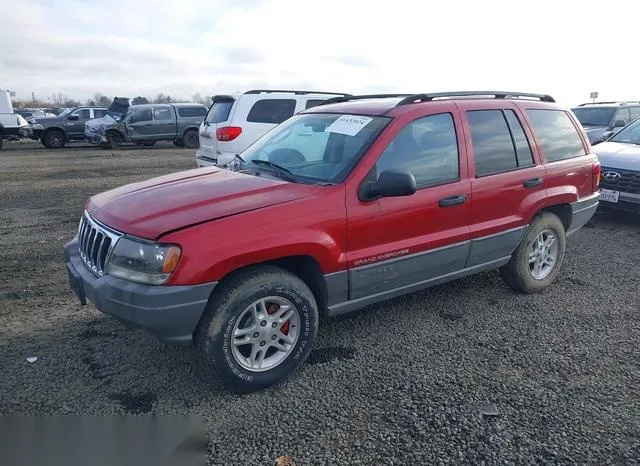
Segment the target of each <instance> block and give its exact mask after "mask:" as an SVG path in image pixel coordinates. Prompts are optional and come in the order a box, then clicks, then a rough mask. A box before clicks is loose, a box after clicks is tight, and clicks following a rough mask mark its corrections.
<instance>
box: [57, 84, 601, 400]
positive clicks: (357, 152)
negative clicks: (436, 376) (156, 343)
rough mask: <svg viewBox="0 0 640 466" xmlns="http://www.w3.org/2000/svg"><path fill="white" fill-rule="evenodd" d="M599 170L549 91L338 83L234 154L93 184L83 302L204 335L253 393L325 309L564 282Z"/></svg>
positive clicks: (70, 260) (298, 358)
mask: <svg viewBox="0 0 640 466" xmlns="http://www.w3.org/2000/svg"><path fill="white" fill-rule="evenodd" d="M599 178H600V165H599V163H598V159H597V158H596V156H595V155H594V154H593V153H592V150H591V147H590V145H589V141H588V139H587V137H586V135H585V133H584V131H583V130H582V129H581V126H580V125H579V124H578V122H577V121H576V119H575V118H574V117H573V115H572V114H571V113H570V112H569V111H568V110H567V109H565V108H561V107H560V106H558V105H557V104H556V103H555V101H554V99H553V98H551V97H550V96H547V95H537V94H527V93H515V92H485V91H481V92H452V93H438V94H417V95H406V94H402V95H373V96H348V97H338V98H333V99H329V100H328V101H326V102H325V103H324V104H322V105H320V106H317V107H314V108H311V109H309V110H306V111H303V112H301V113H299V114H297V115H295V116H293V117H292V118H290V119H289V120H287V121H285V122H284V123H282V124H280V125H279V126H277V127H276V128H274V129H273V130H272V131H270V132H269V133H267V134H266V135H264V136H263V137H262V138H261V139H259V140H258V141H257V142H256V143H255V144H254V145H252V146H251V147H250V148H248V149H247V150H246V151H245V152H243V153H242V154H241V155H239V156H238V157H237V160H236V164H235V167H231V168H230V169H219V168H215V167H208V168H199V169H195V170H189V171H185V172H182V173H175V174H171V175H168V176H161V177H158V178H155V179H152V180H148V181H145V182H141V183H136V184H132V185H128V186H124V187H120V188H117V189H114V190H112V191H108V192H105V193H101V194H97V195H95V196H93V197H92V198H91V199H89V201H88V202H87V204H86V206H85V212H84V216H83V217H82V219H81V221H80V226H79V230H78V233H77V236H75V238H74V239H73V240H72V241H71V242H69V243H68V244H67V245H66V246H65V262H66V264H67V267H68V272H69V281H70V285H71V288H72V289H73V290H74V292H75V293H76V295H77V296H78V298H79V299H80V301H81V302H82V303H83V304H85V303H86V299H89V300H90V301H91V302H93V303H94V304H95V305H96V307H97V308H98V309H99V310H100V311H102V312H104V313H107V314H110V315H112V316H114V317H115V318H117V319H119V320H121V321H122V322H123V323H125V324H127V325H132V326H134V327H141V328H144V329H146V330H148V331H149V332H151V333H152V334H154V335H155V336H156V337H157V338H159V339H160V340H162V341H165V342H170V343H181V344H191V343H193V344H195V345H196V346H197V348H198V349H199V352H200V353H201V355H202V358H203V360H204V362H205V366H206V367H207V368H209V369H212V370H214V374H216V376H217V377H219V378H220V379H221V380H222V381H223V382H224V383H225V384H226V385H227V386H228V387H229V388H231V389H234V390H238V391H251V390H256V389H261V388H264V387H267V386H271V385H274V384H277V383H279V382H281V381H282V380H284V379H285V378H287V377H288V376H290V375H291V374H292V373H294V371H295V370H296V369H297V368H298V367H299V366H300V364H301V363H303V361H304V360H305V358H306V357H307V355H308V354H309V351H310V350H311V347H312V345H313V342H314V338H315V336H316V332H317V328H318V320H319V316H323V315H324V316H335V315H337V314H341V313H345V312H349V311H353V310H355V309H359V308H362V307H364V306H366V305H369V304H371V303H375V302H379V301H381V300H384V299H388V298H392V297H395V296H400V295H403V294H405V293H411V292H413V291H416V290H419V289H422V288H426V287H429V286H432V285H436V284H439V283H443V282H446V281H449V280H454V279H457V278H460V277H463V276H465V275H470V274H475V273H478V272H482V271H486V270H491V269H499V270H500V273H501V275H502V277H503V279H504V281H505V282H506V284H507V285H508V286H510V287H511V288H513V289H515V290H518V291H520V292H524V293H532V292H536V291H540V290H542V289H544V288H545V287H547V286H549V285H550V284H551V283H552V282H553V281H554V279H555V278H556V276H557V275H558V273H559V272H560V268H561V265H562V262H563V257H564V253H565V244H566V242H565V241H566V236H568V235H569V234H571V233H573V232H575V231H576V230H578V229H579V228H581V227H582V226H583V225H584V224H585V223H586V222H587V221H588V220H589V219H590V218H591V216H592V215H593V214H594V212H595V210H596V208H597V206H598V200H599V193H598V183H599ZM425 312H426V310H425Z"/></svg>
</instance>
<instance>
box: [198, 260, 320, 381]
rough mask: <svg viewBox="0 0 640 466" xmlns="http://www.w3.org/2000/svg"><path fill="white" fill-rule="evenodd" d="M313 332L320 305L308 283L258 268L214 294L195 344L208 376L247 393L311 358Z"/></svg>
mask: <svg viewBox="0 0 640 466" xmlns="http://www.w3.org/2000/svg"><path fill="white" fill-rule="evenodd" d="M317 329H318V307H317V304H316V300H315V298H314V296H313V293H312V292H311V290H309V288H308V287H307V285H306V284H305V283H304V282H303V281H302V280H300V279H299V278H298V277H296V276H295V275H292V274H290V273H288V272H286V271H284V270H282V269H280V268H277V267H272V266H260V267H255V268H252V269H247V270H245V271H242V272H239V273H237V274H236V275H235V276H233V277H230V279H229V280H228V281H226V282H223V283H222V284H221V285H220V288H217V289H216V290H215V291H214V296H213V297H212V299H211V300H210V301H209V304H208V305H207V309H206V311H205V315H204V316H203V319H202V321H201V323H200V325H199V327H198V330H197V334H196V346H197V347H198V350H199V352H200V355H201V357H202V360H203V363H204V365H205V367H206V368H207V371H208V372H209V374H210V375H212V376H213V377H216V378H217V379H219V380H221V381H222V383H223V384H224V385H225V386H227V387H228V388H230V389H232V390H235V391H238V392H250V391H255V390H260V389H263V388H266V387H269V386H273V385H277V384H279V383H281V382H283V381H284V380H285V379H287V378H289V377H290V376H291V375H292V374H293V373H294V372H295V371H296V370H297V369H298V367H299V366H300V365H301V364H302V363H303V362H304V361H305V360H306V358H307V356H308V355H309V352H310V351H311V347H312V346H313V342H314V340H315V337H316V333H317Z"/></svg>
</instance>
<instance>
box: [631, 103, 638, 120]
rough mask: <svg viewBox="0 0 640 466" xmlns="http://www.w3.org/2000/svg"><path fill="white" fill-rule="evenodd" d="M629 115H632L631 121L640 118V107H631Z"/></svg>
mask: <svg viewBox="0 0 640 466" xmlns="http://www.w3.org/2000/svg"><path fill="white" fill-rule="evenodd" d="M629 113H631V120H635V119H636V118H638V117H640V106H638V107H629Z"/></svg>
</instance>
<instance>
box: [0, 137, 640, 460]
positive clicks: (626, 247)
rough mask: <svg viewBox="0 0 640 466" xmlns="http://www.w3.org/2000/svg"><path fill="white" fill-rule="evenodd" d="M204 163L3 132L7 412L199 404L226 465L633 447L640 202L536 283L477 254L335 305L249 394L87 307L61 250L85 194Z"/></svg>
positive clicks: (194, 408)
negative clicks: (277, 374)
mask: <svg viewBox="0 0 640 466" xmlns="http://www.w3.org/2000/svg"><path fill="white" fill-rule="evenodd" d="M193 166H194V151H191V150H186V149H176V148H175V147H173V146H160V145H158V147H154V148H151V149H149V148H143V149H138V148H132V149H122V150H118V151H114V152H113V153H112V152H110V151H103V150H99V149H94V148H87V147H73V148H68V149H64V150H60V151H48V150H45V149H44V148H42V147H39V146H38V145H37V144H17V143H8V144H6V146H5V149H3V150H2V151H0V206H1V210H2V213H3V223H2V226H1V227H0V247H2V251H3V253H2V256H1V257H0V265H1V267H2V270H3V273H2V274H1V275H0V328H2V339H1V341H0V374H2V377H1V378H0V414H8V413H20V414H26V413H29V414H32V413H46V414H53V413H64V414H71V413H89V414H121V413H134V414H145V413H153V414H169V413H172V414H174V413H175V414H178V413H179V414H197V415H203V416H205V417H206V420H207V423H208V426H209V432H210V440H211V443H210V448H211V451H210V463H211V464H221V465H231V464H238V465H262V464H264V465H271V464H273V463H274V460H275V459H276V458H277V457H278V456H280V455H290V456H291V457H292V458H293V459H294V460H295V462H296V463H295V464H296V465H301V464H375V465H382V464H416V465H417V464H486V465H488V464H518V465H521V464H574V463H576V464H594V465H603V464H639V463H640V389H639V388H638V382H639V381H640V362H639V357H640V346H638V344H637V342H638V338H639V337H640V320H639V319H638V312H639V305H638V295H639V290H640V268H638V265H637V264H639V263H640V247H638V245H639V244H640V220H634V219H633V218H628V217H626V218H625V216H621V215H609V214H600V215H597V217H596V218H595V219H594V220H593V221H592V222H591V223H590V224H589V225H587V227H585V228H584V229H583V230H582V231H580V232H579V233H577V234H576V235H575V236H574V237H572V238H571V239H570V241H569V246H568V249H567V259H566V262H565V265H564V271H563V273H562V274H561V276H560V278H559V280H558V281H557V282H556V284H555V285H554V286H553V287H552V288H551V289H550V290H549V291H548V292H546V293H544V294H541V295H537V296H522V295H518V294H515V293H513V292H511V291H509V290H508V289H507V288H506V286H504V285H503V284H502V282H501V281H500V280H499V278H498V277H497V275H496V274H495V273H484V274H481V275H478V276H475V277H471V278H468V279H463V280H459V281H457V282H455V283H451V284H448V285H444V286H439V287H437V288H433V289H431V290H428V291H425V292H421V293H417V294H414V295H410V296H408V297H405V298H400V299H396V300H392V301H389V302H386V303H383V304H380V305H376V306H372V307H369V308H368V309H366V310H365V311H362V312H359V313H357V314H353V315H350V316H346V317H342V318H338V319H335V320H332V321H329V322H326V323H325V324H324V326H323V327H321V329H320V331H319V337H318V341H317V343H316V346H315V348H316V349H315V350H314V352H313V353H312V355H311V357H310V359H309V361H308V363H307V364H306V365H305V366H304V367H303V368H302V369H301V370H300V371H299V372H298V374H297V376H296V377H295V378H293V379H292V380H290V381H289V382H288V383H286V384H285V385H283V386H281V387H279V388H276V389H272V390H267V391H264V392H261V393H254V394H250V395H243V396H240V395H234V394H230V393H226V392H225V391H223V390H222V389H221V388H220V387H219V386H218V385H217V384H216V383H215V381H206V380H204V379H203V378H202V377H201V376H200V373H199V372H198V365H197V363H195V362H194V361H195V360H194V354H193V353H192V350H190V349H189V348H174V347H167V346H163V345H162V344H160V343H158V342H156V341H155V340H154V339H153V338H152V337H149V336H147V335H146V334H144V333H141V332H139V331H134V330H128V329H125V328H124V327H122V326H121V325H120V324H118V323H116V322H115V321H113V320H111V319H110V318H108V317H106V316H103V315H102V314H100V313H99V312H97V311H96V310H95V309H94V308H93V307H92V306H91V305H89V306H86V307H81V306H80V305H79V304H78V303H77V302H76V301H75V299H74V297H73V295H72V293H71V291H70V290H69V289H68V286H67V281H66V280H67V278H66V274H65V270H64V265H63V263H62V246H63V244H64V242H66V241H67V240H68V239H69V238H71V237H72V236H73V234H74V232H75V229H76V227H77V223H78V220H79V217H80V214H81V211H82V205H83V202H84V200H85V199H86V198H87V197H88V196H90V195H91V194H93V193H96V192H98V191H102V190H105V189H109V188H112V187H116V186H119V185H122V184H125V183H129V182H134V181H138V180H142V179H145V178H149V177H151V176H155V175H160V174H164V173H168V172H173V171H177V170H182V169H188V168H192V167H193ZM400 355H402V356H403V357H400ZM31 356H36V357H37V361H35V362H33V363H29V362H27V361H26V358H27V357H31ZM494 409H495V410H496V412H495V413H491V411H492V410H494ZM483 412H484V414H482V413H483ZM492 414H496V415H492Z"/></svg>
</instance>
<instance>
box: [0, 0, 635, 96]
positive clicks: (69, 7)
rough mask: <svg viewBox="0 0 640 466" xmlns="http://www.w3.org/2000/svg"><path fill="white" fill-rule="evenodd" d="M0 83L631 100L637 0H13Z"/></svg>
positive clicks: (28, 88)
mask: <svg viewBox="0 0 640 466" xmlns="http://www.w3.org/2000/svg"><path fill="white" fill-rule="evenodd" d="M2 10H3V14H2V18H1V19H0V40H1V42H0V89H11V90H15V91H16V92H17V97H18V98H29V97H31V93H32V92H35V94H36V97H37V98H47V97H50V96H51V95H52V94H53V93H54V92H61V93H63V94H65V95H68V96H69V97H72V98H76V99H81V100H85V99H87V98H88V97H89V96H91V95H93V93H95V92H100V93H103V94H105V95H108V96H110V97H113V96H114V95H119V96H127V97H134V96H136V95H144V96H148V97H153V96H154V95H156V94H157V93H160V92H162V93H165V94H169V95H171V96H176V97H183V98H190V97H191V96H192V95H193V94H195V93H196V92H198V93H201V94H203V95H211V94H215V93H228V92H235V91H244V90H247V89H250V88H256V87H262V88H305V89H314V90H327V91H340V92H349V93H361V92H367V93H369V92H390V91H391V92H394V91H397V92H426V91H443V90H469V89H482V90H487V89H501V90H510V91H511V90H515V91H529V92H541V93H548V94H551V95H553V96H554V97H556V99H557V100H559V101H560V102H562V103H565V104H567V105H573V104H577V103H580V102H583V101H588V100H589V93H590V92H591V91H599V93H600V99H599V100H615V99H640V84H639V82H640V81H639V80H638V74H637V71H638V70H639V69H640V66H638V65H637V57H636V55H637V54H636V47H635V46H634V44H636V40H637V34H636V31H637V27H638V25H637V23H638V18H639V16H638V13H640V2H637V1H629V2H626V3H624V2H620V3H618V2H614V3H607V2H602V1H599V2H590V1H580V2H578V1H561V0H553V1H548V0H537V1H530V0H519V1H515V2H514V1H509V2H497V1H493V0H491V1H489V0H484V1H482V0H481V1H472V0H462V1H460V2H455V1H434V2H432V1H428V2H427V1H424V2H422V1H419V0H393V1H386V0H385V1H382V0H369V1H360V0H338V1H334V0H322V1H313V2H309V1H304V0H264V1H262V0H183V1H176V2H174V1H171V2H169V1H166V0H165V1H163V0H154V1H151V0H128V1H124V0H101V1H99V2H98V1H91V0H86V1H80V0H18V1H8V2H5V4H4V5H3V7H2Z"/></svg>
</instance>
